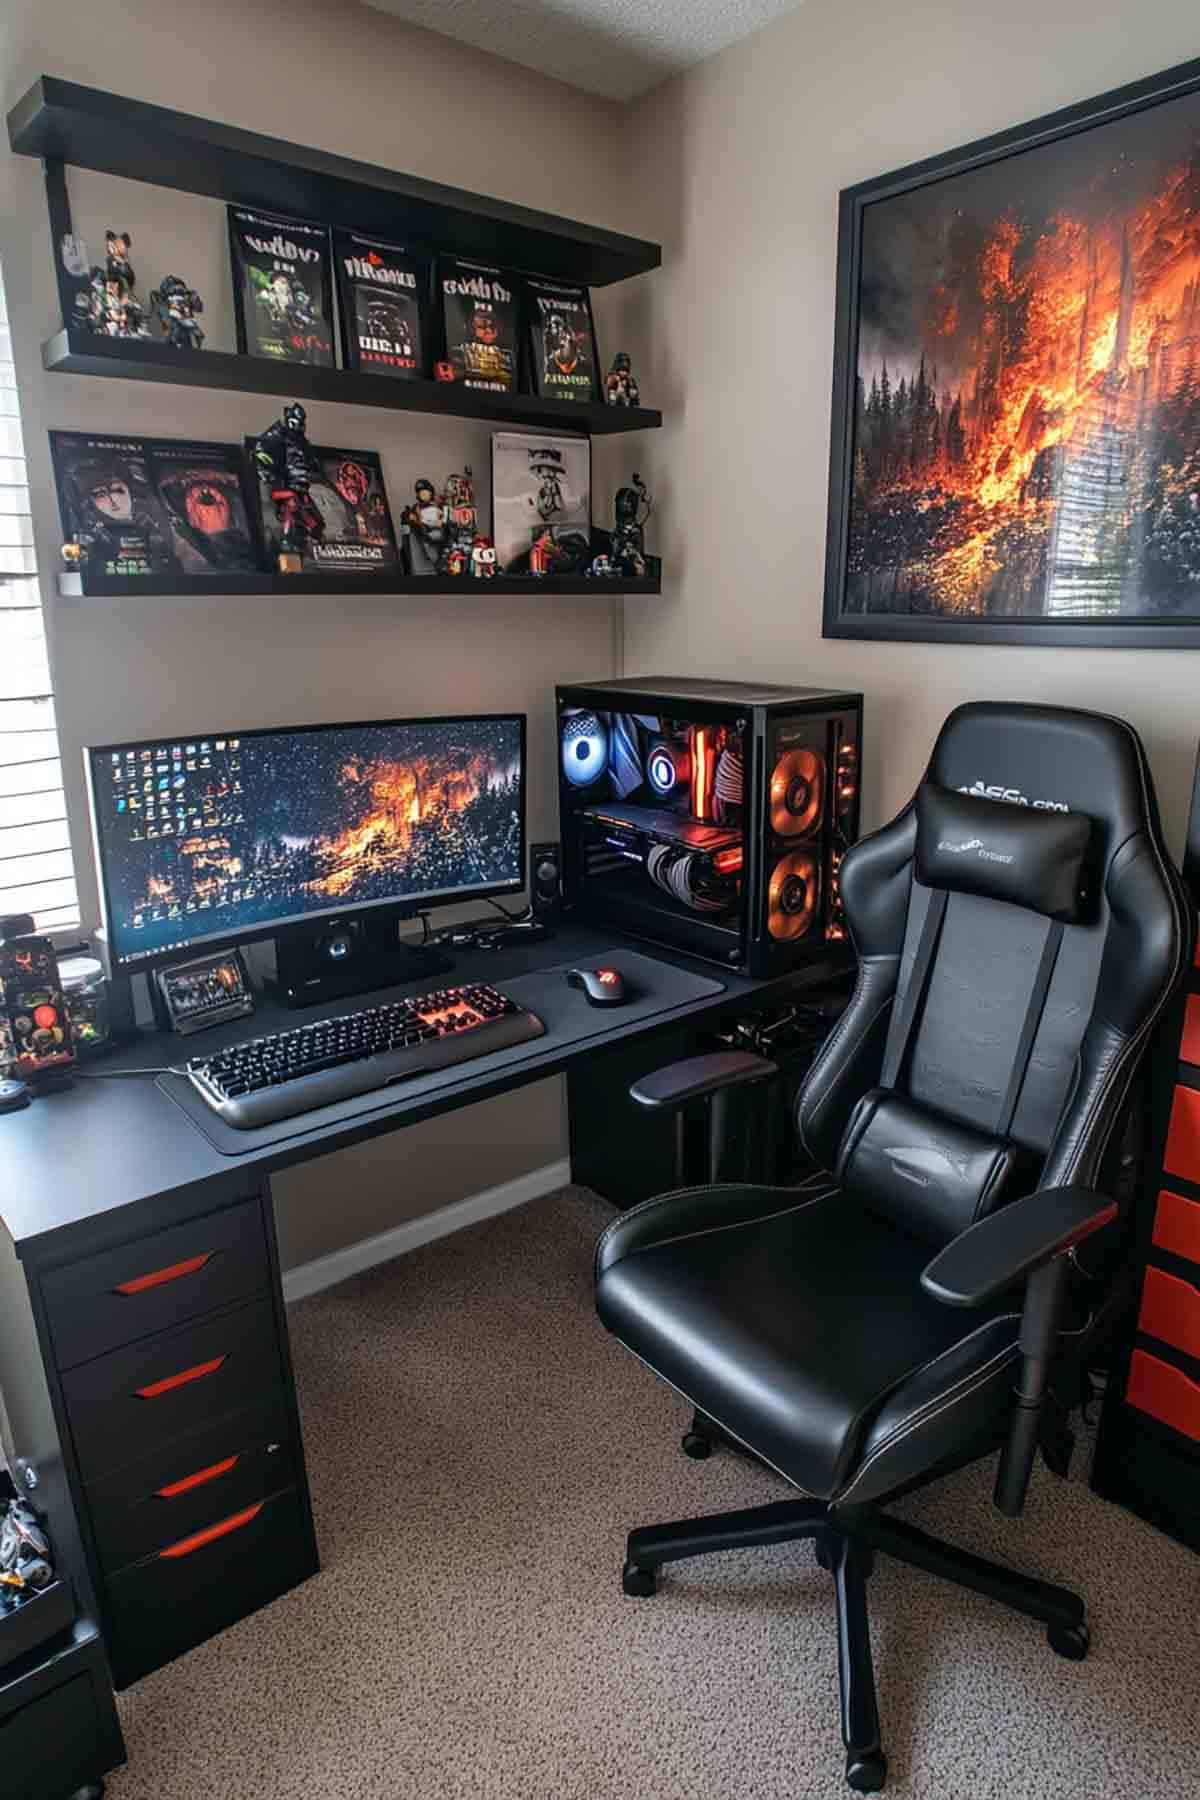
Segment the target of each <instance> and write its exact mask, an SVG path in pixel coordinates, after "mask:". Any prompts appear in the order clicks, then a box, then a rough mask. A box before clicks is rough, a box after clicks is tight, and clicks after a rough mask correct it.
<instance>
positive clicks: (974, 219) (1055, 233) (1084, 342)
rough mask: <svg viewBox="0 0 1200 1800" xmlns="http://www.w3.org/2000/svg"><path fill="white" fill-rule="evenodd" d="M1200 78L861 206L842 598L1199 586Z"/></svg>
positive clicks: (1179, 596)
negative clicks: (1098, 120) (1136, 107)
mask: <svg viewBox="0 0 1200 1800" xmlns="http://www.w3.org/2000/svg"><path fill="white" fill-rule="evenodd" d="M1198 216H1200V96H1195V95H1192V96H1187V97H1182V98H1179V99H1177V100H1173V101H1169V102H1166V103H1164V104H1162V105H1157V106H1154V107H1151V108H1149V109H1147V110H1146V111H1144V112H1142V113H1139V114H1136V115H1133V116H1131V117H1128V118H1124V119H1121V120H1116V121H1113V122H1111V123H1109V124H1106V125H1102V126H1098V127H1096V128H1095V129H1092V130H1088V131H1084V132H1081V133H1080V134H1079V135H1078V136H1076V137H1074V138H1071V139H1066V140H1061V141H1059V142H1057V143H1052V144H1049V145H1045V146H1042V147H1039V148H1036V149H1033V150H1029V151H1025V152H1022V153H1020V154H1018V155H1015V156H1009V157H1004V158H1002V159H1000V160H999V161H997V162H993V163H991V164H989V165H986V166H985V167H983V168H979V169H976V170H973V171H971V172H969V173H965V174H960V175H953V176H950V177H948V178H945V179H943V180H940V181H933V182H930V183H928V184H927V185H926V186H924V187H921V188H918V189H916V190H914V191H911V192H909V193H907V194H904V195H899V196H894V197H891V198H887V199H882V200H879V201H873V202H871V203H869V204H868V206H867V207H866V209H865V211H864V215H863V231H862V278H861V290H860V292H861V313H860V321H859V324H860V329H859V347H858V368H857V377H858V380H857V403H856V407H855V432H854V444H855V454H854V474H853V493H852V497H851V519H850V541H849V564H848V569H847V582H846V595H845V605H846V609H847V610H848V611H849V612H866V613H886V612H901V613H903V612H909V613H930V614H934V615H937V614H941V615H944V616H950V617H952V616H954V615H960V616H961V615H977V616H979V615H982V616H984V617H998V618H1003V617H1005V616H1010V617H1011V616H1014V615H1015V616H1020V615H1033V616H1035V617H1044V618H1050V617H1055V616H1059V617H1063V616H1065V617H1071V616H1075V617H1077V618H1085V619H1086V618H1104V617H1106V616H1109V615H1112V614H1114V613H1116V614H1129V613H1133V614H1150V615H1158V616H1163V615H1167V616H1169V615H1170V614H1171V613H1172V612H1179V611H1184V612H1188V613H1194V612H1196V611H1197V610H1198V609H1200V531H1198V530H1197V524H1196V510H1195V495H1196V491H1197V487H1198V485H1200V233H1198V232H1197V230H1196V219H1197V217H1198Z"/></svg>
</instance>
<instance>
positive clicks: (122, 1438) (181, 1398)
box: [62, 1300, 283, 1487]
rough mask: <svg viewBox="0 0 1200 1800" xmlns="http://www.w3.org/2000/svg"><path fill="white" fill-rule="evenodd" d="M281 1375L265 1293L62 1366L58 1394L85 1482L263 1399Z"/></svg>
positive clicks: (272, 1312)
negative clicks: (72, 1366) (75, 1365)
mask: <svg viewBox="0 0 1200 1800" xmlns="http://www.w3.org/2000/svg"><path fill="white" fill-rule="evenodd" d="M282 1379H283V1374H282V1366H281V1360H280V1354H279V1340H278V1336H277V1333H276V1328H275V1311H274V1307H273V1306H272V1303H271V1301H270V1300H256V1301H252V1302H251V1303H250V1304H249V1305H247V1306H237V1307H233V1308H231V1309H230V1310H229V1311H227V1312H223V1313H216V1314H214V1315H213V1316H212V1317H210V1318H206V1319H200V1320H197V1321H196V1322H195V1323H194V1324H191V1325H183V1326H180V1327H179V1329H178V1330H176V1331H162V1332H159V1333H158V1335H157V1336H155V1337H152V1338H146V1339H143V1340H142V1341H141V1342H140V1343H137V1344H131V1345H128V1346H127V1347H126V1348H124V1349H122V1350H110V1351H109V1353H108V1355H107V1356H100V1357H97V1358H96V1360H95V1361H94V1362H89V1363H83V1364H82V1365H81V1366H80V1367H79V1368H76V1369H71V1370H69V1371H68V1372H67V1373H66V1374H65V1375H64V1376H63V1384H62V1385H63V1394H64V1397H65V1399H66V1405H67V1415H68V1419H69V1423H70V1428H71V1436H72V1438H73V1439H74V1443H75V1454H76V1456H77V1457H78V1460H79V1467H80V1472H81V1474H82V1475H83V1479H84V1481H85V1483H87V1484H88V1485H89V1487H90V1485H91V1484H92V1483H93V1482H94V1481H96V1480H97V1479H98V1478H99V1477H100V1476H102V1475H106V1474H108V1472H109V1471H110V1470H114V1469H122V1468H125V1467H126V1466H127V1465H128V1464H130V1463H135V1462H138V1461H140V1460H141V1458H143V1457H146V1456H149V1455H150V1454H151V1453H152V1452H153V1451H155V1450H157V1449H160V1448H162V1447H163V1446H165V1445H167V1444H169V1443H170V1442H171V1440H172V1439H173V1438H178V1437H182V1436H183V1435H184V1434H185V1433H191V1432H193V1431H199V1430H202V1429H203V1428H204V1427H206V1426H208V1425H212V1424H214V1423H215V1422H216V1421H217V1420H218V1419H219V1418H220V1417H221V1415H222V1414H224V1413H231V1412H236V1411H238V1409H239V1408H241V1407H244V1406H249V1405H253V1404H255V1403H256V1402H258V1401H260V1400H265V1399H267V1398H269V1396H270V1395H271V1394H272V1393H273V1392H274V1391H275V1389H276V1388H277V1387H278V1386H279V1385H280V1384H281V1382H282Z"/></svg>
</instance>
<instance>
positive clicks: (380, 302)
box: [333, 231, 429, 381]
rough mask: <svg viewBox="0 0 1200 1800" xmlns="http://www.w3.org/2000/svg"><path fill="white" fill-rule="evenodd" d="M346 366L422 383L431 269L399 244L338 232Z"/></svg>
mask: <svg viewBox="0 0 1200 1800" xmlns="http://www.w3.org/2000/svg"><path fill="white" fill-rule="evenodd" d="M333 258H334V265H335V267H336V270H337V285H338V312H339V314H340V317H341V327H342V365H343V367H344V368H347V369H362V370H365V371H366V372H367V373H368V374H371V375H391V376H394V377H396V378H397V379H399V380H401V381H420V380H422V379H423V378H424V376H425V373H426V347H425V315H426V310H427V306H428V299H429V265H428V263H427V262H426V261H425V259H424V258H423V257H419V256H414V255H413V254H412V252H411V251H408V250H405V249H404V248H403V247H402V246H401V245H399V244H385V243H383V242H382V241H381V240H379V239H377V238H366V237H360V236H359V235H358V233H357V232H355V231H335V232H334V234H333Z"/></svg>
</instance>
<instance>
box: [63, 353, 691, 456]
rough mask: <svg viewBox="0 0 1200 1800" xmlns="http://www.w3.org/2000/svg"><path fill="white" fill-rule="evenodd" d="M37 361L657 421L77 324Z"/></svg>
mask: <svg viewBox="0 0 1200 1800" xmlns="http://www.w3.org/2000/svg"><path fill="white" fill-rule="evenodd" d="M42 362H43V364H44V366H45V367H46V368H47V369H49V370H50V371H51V372H52V373H54V374H63V375H107V376H110V377H111V376H115V377H117V378H118V379H119V380H122V381H165V382H170V383H174V384H177V385H179V386H181V387H207V388H224V389H227V390H229V389H233V390H236V391H238V392H240V393H246V394H279V395H283V396H286V398H287V399H289V400H326V401H329V402H330V403H331V404H334V405H340V406H383V407H387V408H388V409H389V410H391V411H392V412H417V413H438V414H441V415H442V416H443V417H448V418H457V419H483V420H485V421H486V422H487V423H488V424H491V425H524V426H529V427H531V428H532V429H533V430H535V431H538V430H541V431H581V432H588V433H590V434H591V436H593V437H603V436H607V435H609V434H611V433H613V432H619V431H645V430H648V429H652V428H654V427H656V426H659V425H661V424H662V414H661V413H660V412H656V411H655V410H654V409H653V408H651V407H646V406H581V405H579V404H578V403H576V402H575V401H572V400H541V399H539V398H538V396H537V395H536V394H481V393H477V392H475V391H474V390H473V389H471V388H466V387H463V386H462V385H461V383H459V382H456V381H397V380H394V379H393V378H392V377H390V376H387V375H367V374H362V373H360V372H358V371H357V370H353V369H320V368H314V367H311V366H310V365H309V364H307V363H283V362H272V361H271V360H270V358H269V357H266V356H233V355H230V354H228V353H227V352H225V351H223V350H172V349H171V347H170V345H169V344H166V343H159V342H156V341H155V340H154V339H152V338H151V339H141V338H109V337H99V336H97V335H96V333H95V332H92V331H87V330H85V329H83V328H80V327H78V326H76V327H74V328H72V329H69V330H65V331H59V332H56V333H55V335H54V336H53V337H52V338H50V339H49V340H48V341H47V342H46V343H45V344H43V345H42Z"/></svg>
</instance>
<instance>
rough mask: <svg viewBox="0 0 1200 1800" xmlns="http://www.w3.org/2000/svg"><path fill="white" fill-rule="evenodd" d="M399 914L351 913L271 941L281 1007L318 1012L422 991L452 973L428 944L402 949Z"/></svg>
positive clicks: (274, 987)
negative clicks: (355, 999) (360, 998)
mask: <svg viewBox="0 0 1200 1800" xmlns="http://www.w3.org/2000/svg"><path fill="white" fill-rule="evenodd" d="M403 917H404V915H403V914H396V913H391V912H388V913H384V914H382V915H381V914H378V913H373V912H370V913H350V914H347V915H346V916H345V917H342V918H338V919H331V920H329V921H327V922H326V923H323V924H322V926H321V927H320V929H319V930H307V931H287V932H281V933H280V935H279V936H278V937H277V938H276V939H275V980H274V982H272V983H271V984H270V985H271V988H272V991H273V992H274V994H275V997H276V998H277V999H278V1000H280V1001H281V1002H282V1004H283V1005H284V1006H288V1007H298V1006H319V1005H320V1004H321V1003H322V1002H323V1001H327V1000H341V999H344V998H345V997H346V996H347V995H350V994H365V993H369V992H370V990H371V989H372V988H386V987H399V986H400V985H401V983H403V982H416V981H419V982H421V983H423V984H425V985H428V984H429V983H431V982H433V981H434V980H435V978H436V977H437V976H439V975H445V974H446V973H447V972H448V971H449V970H450V969H452V968H453V967H454V964H453V962H452V961H451V959H450V958H449V957H448V956H444V955H443V954H442V952H441V951H440V950H437V949H434V948H433V947H432V946H431V945H428V944H406V943H401V942H400V940H399V937H398V935H397V933H398V928H399V923H400V920H401V918H403Z"/></svg>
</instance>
